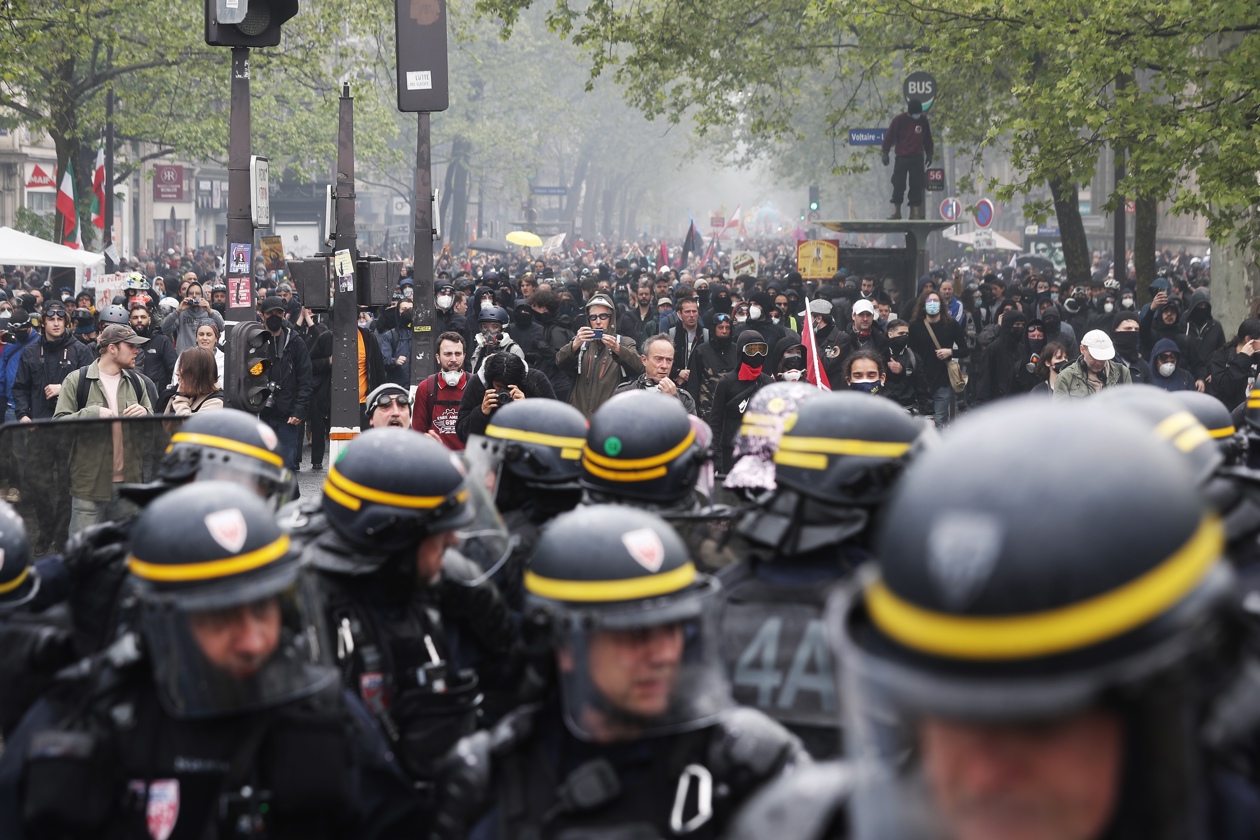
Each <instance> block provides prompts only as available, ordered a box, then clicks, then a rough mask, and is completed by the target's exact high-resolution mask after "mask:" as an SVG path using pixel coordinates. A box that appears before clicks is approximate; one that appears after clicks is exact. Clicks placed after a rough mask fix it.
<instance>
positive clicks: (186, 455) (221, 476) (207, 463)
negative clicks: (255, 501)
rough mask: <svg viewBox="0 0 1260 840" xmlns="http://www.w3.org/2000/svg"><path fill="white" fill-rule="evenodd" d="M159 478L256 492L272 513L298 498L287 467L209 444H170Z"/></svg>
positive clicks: (174, 482)
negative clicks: (230, 484) (226, 483)
mask: <svg viewBox="0 0 1260 840" xmlns="http://www.w3.org/2000/svg"><path fill="white" fill-rule="evenodd" d="M158 478H160V479H161V480H163V481H166V482H170V483H173V484H186V483H188V482H190V481H231V482H233V483H236V484H240V485H241V486H243V487H247V488H249V489H250V490H252V491H253V492H255V493H257V494H258V496H259V497H260V498H262V499H265V500H266V501H267V502H268V503H269V504H270V506H271V509H272V510H273V511H278V510H280V508H282V507H283V506H284V505H286V504H288V502H289V501H290V500H291V499H293V498H294V497H295V496H296V495H297V479H296V478H294V476H293V473H292V472H290V471H289V469H288V468H287V467H284V466H277V465H275V464H272V463H268V462H266V461H262V460H260V459H258V458H254V457H251V456H249V455H244V454H241V453H239V452H233V451H231V450H228V449H220V448H217V447H214V446H209V445H198V444H191V443H176V444H174V445H172V446H171V448H170V451H168V452H167V453H166V454H165V455H164V456H162V463H161V466H160V467H159V468H158Z"/></svg>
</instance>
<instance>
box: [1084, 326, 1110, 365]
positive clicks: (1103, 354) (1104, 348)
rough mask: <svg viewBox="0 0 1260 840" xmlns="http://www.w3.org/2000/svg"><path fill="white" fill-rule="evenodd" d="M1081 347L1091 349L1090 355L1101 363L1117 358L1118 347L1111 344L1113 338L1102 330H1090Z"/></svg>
mask: <svg viewBox="0 0 1260 840" xmlns="http://www.w3.org/2000/svg"><path fill="white" fill-rule="evenodd" d="M1081 346H1082V347H1087V348H1089V355H1091V356H1093V357H1094V358H1095V359H1097V360H1098V361H1100V362H1105V361H1107V360H1108V359H1112V358H1115V355H1116V346H1115V345H1114V344H1112V343H1111V336H1109V335H1107V334H1106V333H1105V332H1103V331H1102V330H1090V331H1089V332H1087V333H1085V337H1084V338H1082V339H1081Z"/></svg>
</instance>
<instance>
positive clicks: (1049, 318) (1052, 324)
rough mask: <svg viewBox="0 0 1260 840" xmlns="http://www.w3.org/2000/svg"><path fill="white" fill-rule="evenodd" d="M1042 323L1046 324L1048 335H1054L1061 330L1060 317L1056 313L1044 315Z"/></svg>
mask: <svg viewBox="0 0 1260 840" xmlns="http://www.w3.org/2000/svg"><path fill="white" fill-rule="evenodd" d="M1041 321H1042V323H1044V324H1045V325H1046V335H1053V334H1055V333H1057V332H1058V331H1059V318H1058V316H1056V315H1045V316H1042V319H1041Z"/></svg>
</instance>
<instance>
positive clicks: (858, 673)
mask: <svg viewBox="0 0 1260 840" xmlns="http://www.w3.org/2000/svg"><path fill="white" fill-rule="evenodd" d="M872 572H873V570H868V571H867V572H866V573H864V574H863V575H862V577H869V575H870V574H871V573H872ZM859 591H860V587H859V586H857V585H850V586H849V587H845V588H844V589H841V590H839V591H838V592H837V593H835V594H834V595H833V596H832V597H831V599H830V600H829V603H828V607H827V627H828V631H829V632H830V633H831V634H832V637H833V638H832V644H833V645H836V646H838V648H839V650H838V653H839V657H838V664H839V667H838V669H837V674H838V680H839V683H840V692H841V697H842V707H843V720H842V725H843V727H844V733H845V739H844V741H845V743H844V746H845V759H846V762H847V763H849V764H850V765H851V766H852V767H853V768H854V770H855V780H856V783H855V788H854V793H853V797H852V799H851V809H850V814H851V817H852V819H851V830H852V836H853V837H855V838H879V839H880V840H883V839H884V838H887V840H895V838H908V837H914V838H926V839H927V840H1061V838H1081V840H1089V838H1102V837H1104V836H1110V835H1109V834H1108V830H1109V829H1110V828H1111V826H1112V823H1113V819H1114V818H1115V815H1116V814H1117V812H1118V811H1119V809H1120V797H1121V777H1122V775H1123V773H1124V759H1125V723H1124V720H1123V716H1122V715H1121V714H1120V713H1119V712H1117V711H1114V710H1112V709H1109V708H1108V707H1106V706H1105V705H1101V704H1100V702H1099V694H1098V684H1099V683H1098V680H1099V679H1101V678H1100V677H1097V676H1095V677H1093V678H1088V677H1087V678H1080V677H1077V678H1067V679H1064V680H1057V679H1053V680H1052V679H1047V678H1045V677H1041V678H1037V677H1034V676H1030V677H1029V678H1028V679H1024V680H1020V679H1002V680H999V679H993V678H984V677H975V678H966V677H953V678H951V677H945V676H938V675H934V674H932V673H931V672H930V671H928V670H926V669H923V668H916V667H913V666H911V665H908V664H902V662H904V661H905V656H907V655H908V654H905V653H904V652H902V653H900V654H898V653H893V652H892V648H893V643H891V642H889V641H887V640H885V639H883V638H882V637H880V636H877V635H876V634H874V633H873V632H872V631H871V630H870V627H869V622H868V621H867V620H866V619H865V617H864V608H863V607H862V606H861V605H860V603H859V600H858V597H857V596H858V593H859ZM897 656H899V657H900V659H894V658H893V657H897Z"/></svg>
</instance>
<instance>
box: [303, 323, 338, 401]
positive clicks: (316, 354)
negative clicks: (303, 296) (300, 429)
mask: <svg viewBox="0 0 1260 840" xmlns="http://www.w3.org/2000/svg"><path fill="white" fill-rule="evenodd" d="M302 337H303V339H305V341H306V350H307V352H308V353H309V354H310V357H311V377H312V386H311V401H310V403H309V404H308V407H307V414H308V416H311V417H322V418H324V420H325V422H327V420H328V418H329V417H330V416H331V415H332V351H333V341H332V330H330V329H328V327H326V326H324V325H323V324H316V325H315V326H313V327H311V328H310V329H309V330H307V331H306V333H304V334H303V336H302Z"/></svg>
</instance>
